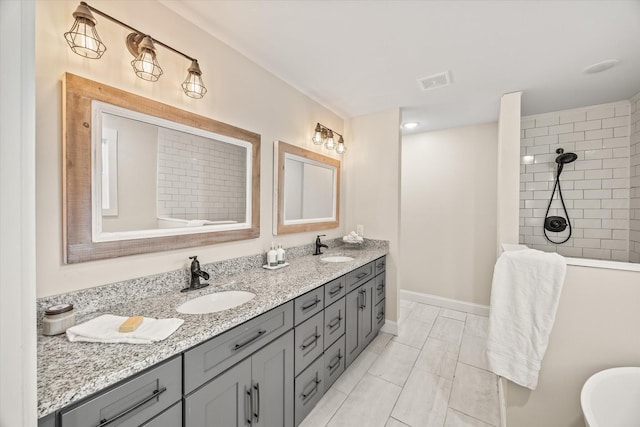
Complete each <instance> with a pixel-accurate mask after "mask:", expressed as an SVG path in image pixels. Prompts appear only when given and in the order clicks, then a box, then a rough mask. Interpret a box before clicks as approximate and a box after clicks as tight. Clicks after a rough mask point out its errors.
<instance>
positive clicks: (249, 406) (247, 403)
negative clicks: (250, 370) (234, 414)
mask: <svg viewBox="0 0 640 427" xmlns="http://www.w3.org/2000/svg"><path fill="white" fill-rule="evenodd" d="M245 390H246V393H245V396H244V418H245V419H246V420H247V424H249V425H251V421H252V420H253V418H252V417H251V414H252V413H253V396H252V393H251V387H249V388H248V389H247V388H246V386H245Z"/></svg>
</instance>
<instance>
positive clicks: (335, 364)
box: [327, 354, 342, 371]
mask: <svg viewBox="0 0 640 427" xmlns="http://www.w3.org/2000/svg"><path fill="white" fill-rule="evenodd" d="M336 359H337V360H336ZM334 360H335V362H333V361H334ZM341 360H342V355H341V354H338V355H336V356H335V357H334V358H333V359H331V361H329V366H327V368H329V370H330V371H333V370H334V368H336V367H337V366H338V365H340V361H341Z"/></svg>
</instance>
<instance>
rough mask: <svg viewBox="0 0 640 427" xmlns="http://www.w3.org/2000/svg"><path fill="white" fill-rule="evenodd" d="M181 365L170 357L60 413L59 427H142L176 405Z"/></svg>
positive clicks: (179, 396)
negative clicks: (113, 426) (108, 426)
mask: <svg viewBox="0 0 640 427" xmlns="http://www.w3.org/2000/svg"><path fill="white" fill-rule="evenodd" d="M181 361H182V358H180V357H174V358H173V359H171V360H170V361H168V362H165V363H161V364H160V365H157V366H155V367H154V368H152V369H150V370H148V371H147V372H145V373H143V374H141V375H139V376H136V377H134V378H133V379H130V380H127V381H125V382H123V383H121V384H119V385H117V386H115V387H113V388H112V389H110V390H107V391H104V392H101V393H99V394H98V395H97V396H96V397H94V398H90V399H88V400H86V401H84V402H82V403H80V404H78V405H72V406H70V407H69V408H65V409H63V410H62V411H60V424H59V425H60V427H86V426H107V425H117V426H120V427H138V426H141V425H144V424H145V423H147V422H149V421H150V419H151V418H153V417H155V416H156V415H158V414H160V413H161V412H162V411H164V410H165V409H167V408H169V407H170V406H172V405H173V404H174V403H176V402H178V401H180V398H181V389H182V376H181Z"/></svg>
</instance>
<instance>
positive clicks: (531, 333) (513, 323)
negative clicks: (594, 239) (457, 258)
mask: <svg viewBox="0 0 640 427" xmlns="http://www.w3.org/2000/svg"><path fill="white" fill-rule="evenodd" d="M566 269H567V265H566V262H565V259H564V257H562V256H560V255H558V254H556V253H546V252H542V251H537V250H534V249H524V250H515V251H507V252H504V253H503V254H502V255H501V256H500V258H499V259H498V261H497V262H496V266H495V269H494V271H493V284H492V287H491V310H490V314H489V336H488V338H487V359H488V362H489V367H490V369H491V371H493V372H494V373H496V374H497V375H500V376H503V377H505V378H507V379H509V380H511V381H513V382H515V383H516V384H519V385H521V386H523V387H527V388H529V389H531V390H535V388H536V386H537V384H538V373H539V371H540V364H541V362H542V358H543V357H544V354H545V352H546V350H547V344H548V343H549V334H550V333H551V328H552V327H553V322H554V320H555V316H556V310H557V308H558V303H559V301H560V293H561V292H562V285H563V283H564V277H565V273H566Z"/></svg>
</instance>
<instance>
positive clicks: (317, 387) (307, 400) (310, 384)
mask: <svg viewBox="0 0 640 427" xmlns="http://www.w3.org/2000/svg"><path fill="white" fill-rule="evenodd" d="M295 393H296V398H295V419H296V425H298V424H300V423H301V422H302V420H303V419H304V417H306V416H307V415H308V414H309V412H311V410H312V409H313V407H314V406H316V403H318V401H319V400H320V398H322V395H323V394H324V357H323V356H320V357H319V358H318V359H317V360H316V361H315V362H313V363H312V364H311V366H309V367H308V368H307V369H306V370H305V371H304V372H303V373H302V374H300V375H299V376H298V377H297V378H296V381H295Z"/></svg>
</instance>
